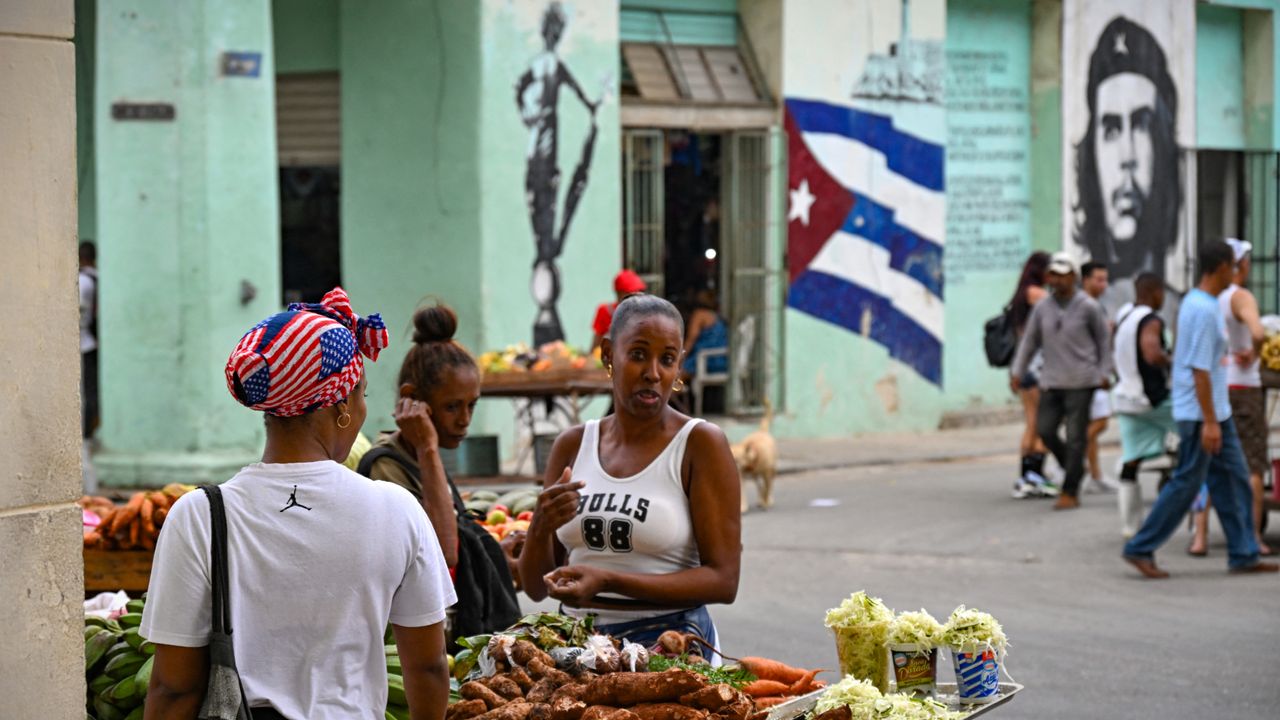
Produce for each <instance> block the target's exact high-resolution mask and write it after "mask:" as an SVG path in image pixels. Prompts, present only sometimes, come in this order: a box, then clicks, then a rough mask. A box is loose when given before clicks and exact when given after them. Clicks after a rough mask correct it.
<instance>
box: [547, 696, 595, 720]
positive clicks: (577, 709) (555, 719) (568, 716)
mask: <svg viewBox="0 0 1280 720" xmlns="http://www.w3.org/2000/svg"><path fill="white" fill-rule="evenodd" d="M586 709H587V704H586V703H584V702H582V701H581V700H579V699H577V698H574V697H571V696H569V695H563V696H561V697H557V698H553V699H552V700H551V720H579V719H580V718H581V717H582V713H583V711H585V710H586Z"/></svg>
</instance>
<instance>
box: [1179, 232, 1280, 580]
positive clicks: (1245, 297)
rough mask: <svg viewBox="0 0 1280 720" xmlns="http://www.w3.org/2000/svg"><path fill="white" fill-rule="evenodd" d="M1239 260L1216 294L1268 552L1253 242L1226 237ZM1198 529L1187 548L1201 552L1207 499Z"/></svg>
mask: <svg viewBox="0 0 1280 720" xmlns="http://www.w3.org/2000/svg"><path fill="white" fill-rule="evenodd" d="M1227 245H1230V246H1231V254H1232V257H1233V258H1234V259H1235V277H1233V278H1232V283H1231V285H1230V286H1229V287H1228V288H1227V289H1226V290H1223V291H1222V294H1221V295H1219V296H1218V307H1219V308H1220V309H1221V310H1222V318H1223V320H1225V321H1226V323H1227V397H1228V399H1229V400H1230V402H1231V417H1232V418H1233V419H1234V420H1235V421H1236V433H1237V434H1238V435H1239V436H1240V445H1241V447H1243V448H1244V459H1245V462H1246V463H1247V464H1248V465H1249V484H1250V485H1251V486H1252V488H1253V529H1254V534H1255V535H1256V536H1257V538H1258V550H1259V552H1260V553H1261V554H1262V555H1270V554H1271V548H1270V547H1269V546H1268V545H1267V544H1266V543H1265V542H1263V541H1262V532H1261V530H1262V513H1263V499H1264V491H1263V486H1262V477H1263V475H1265V474H1266V472H1267V434H1268V428H1267V417H1266V395H1265V393H1264V391H1263V389H1262V373H1261V361H1260V360H1259V358H1258V352H1259V351H1260V350H1261V349H1262V342H1263V340H1265V339H1266V332H1265V331H1264V330H1263V329H1262V321H1261V319H1260V318H1259V316H1258V301H1257V299H1256V298H1254V296H1253V293H1252V292H1249V290H1248V289H1247V288H1245V283H1247V282H1248V281H1249V268H1250V266H1251V264H1252V257H1251V255H1250V251H1252V250H1253V245H1252V244H1251V243H1247V242H1245V241H1243V240H1238V239H1236V238H1227ZM1193 525H1194V527H1195V533H1194V535H1193V537H1192V540H1191V546H1190V547H1188V548H1187V552H1189V553H1191V554H1192V555H1195V556H1198V557H1203V556H1204V555H1206V554H1207V553H1208V549H1209V545H1208V539H1209V537H1208V536H1209V502H1208V500H1207V496H1206V501H1205V503H1204V507H1203V509H1200V508H1197V509H1196V512H1195V522H1194V523H1193Z"/></svg>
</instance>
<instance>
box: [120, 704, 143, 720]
mask: <svg viewBox="0 0 1280 720" xmlns="http://www.w3.org/2000/svg"><path fill="white" fill-rule="evenodd" d="M146 708H147V706H146V705H139V706H138V707H136V708H134V709H133V712H131V713H129V714H128V715H126V716H125V718H124V720H142V715H143V712H144V711H145V710H146Z"/></svg>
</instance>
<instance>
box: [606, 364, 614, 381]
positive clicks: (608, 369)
mask: <svg viewBox="0 0 1280 720" xmlns="http://www.w3.org/2000/svg"><path fill="white" fill-rule="evenodd" d="M604 374H605V375H608V376H609V377H610V378H612V377H613V366H612V365H605V366H604Z"/></svg>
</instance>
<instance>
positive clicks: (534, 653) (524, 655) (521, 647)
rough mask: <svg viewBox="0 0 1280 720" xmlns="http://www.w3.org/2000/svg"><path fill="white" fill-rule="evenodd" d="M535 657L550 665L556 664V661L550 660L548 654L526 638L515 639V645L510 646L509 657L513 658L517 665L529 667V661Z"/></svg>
mask: <svg viewBox="0 0 1280 720" xmlns="http://www.w3.org/2000/svg"><path fill="white" fill-rule="evenodd" d="M535 658H536V659H538V660H541V661H542V662H543V663H545V664H547V665H549V666H551V667H555V666H556V661H555V660H552V659H551V656H550V655H548V654H546V653H544V652H542V650H539V649H538V646H537V645H534V644H533V643H531V642H529V641H528V640H517V641H516V644H515V646H514V647H512V648H511V659H512V660H515V661H516V664H517V665H520V666H522V667H529V663H530V662H532V661H533V660H534V659H535Z"/></svg>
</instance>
